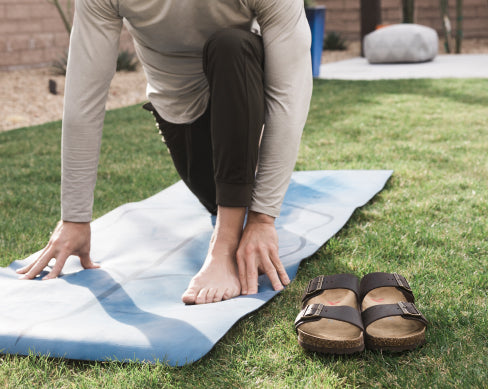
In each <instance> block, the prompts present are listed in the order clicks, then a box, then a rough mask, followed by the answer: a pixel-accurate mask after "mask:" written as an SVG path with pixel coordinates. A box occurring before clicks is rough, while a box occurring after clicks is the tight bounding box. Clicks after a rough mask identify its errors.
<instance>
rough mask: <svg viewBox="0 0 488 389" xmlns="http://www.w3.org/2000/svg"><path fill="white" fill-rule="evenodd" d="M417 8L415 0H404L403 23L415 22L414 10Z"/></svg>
mask: <svg viewBox="0 0 488 389" xmlns="http://www.w3.org/2000/svg"><path fill="white" fill-rule="evenodd" d="M414 9H415V2H414V0H402V13H403V21H402V23H413V12H414Z"/></svg>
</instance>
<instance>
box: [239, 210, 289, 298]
mask: <svg viewBox="0 0 488 389" xmlns="http://www.w3.org/2000/svg"><path fill="white" fill-rule="evenodd" d="M236 257H237V266H238V269H239V281H240V283H241V294H243V295H244V294H254V293H257V292H258V274H259V273H260V272H261V273H265V274H266V275H267V276H268V277H269V280H270V281H271V284H272V285H273V289H274V290H282V289H283V286H284V285H288V284H289V283H290V279H289V278H288V275H287V274H286V271H285V268H284V267H283V264H282V263H281V260H280V258H279V255H278V233H277V232H276V228H275V225H274V218H273V217H271V216H268V215H265V214H261V213H257V212H252V211H249V213H248V215H247V224H246V227H245V228H244V231H243V233H242V237H241V240H240V243H239V247H238V249H237V254H236Z"/></svg>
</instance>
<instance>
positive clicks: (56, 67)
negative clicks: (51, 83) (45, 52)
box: [52, 50, 68, 76]
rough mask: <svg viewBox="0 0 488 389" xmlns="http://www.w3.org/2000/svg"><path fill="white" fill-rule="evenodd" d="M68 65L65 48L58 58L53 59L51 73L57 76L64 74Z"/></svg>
mask: <svg viewBox="0 0 488 389" xmlns="http://www.w3.org/2000/svg"><path fill="white" fill-rule="evenodd" d="M67 66H68V50H65V51H64V52H63V54H62V55H60V56H59V57H58V59H56V60H54V61H53V66H52V73H53V74H55V75H58V76H65V75H66V68H67Z"/></svg>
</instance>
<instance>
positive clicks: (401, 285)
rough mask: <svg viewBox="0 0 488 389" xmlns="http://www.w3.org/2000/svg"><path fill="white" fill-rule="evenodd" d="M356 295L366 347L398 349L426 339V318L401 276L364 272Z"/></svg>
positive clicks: (400, 349)
mask: <svg viewBox="0 0 488 389" xmlns="http://www.w3.org/2000/svg"><path fill="white" fill-rule="evenodd" d="M359 297H360V301H361V310H362V318H363V325H364V328H365V338H366V347H367V348H368V349H371V350H384V351H392V352H399V351H405V350H413V349H414V348H417V347H419V346H421V345H423V344H424V343H425V330H426V328H427V324H428V321H427V319H426V318H425V317H424V316H423V315H422V314H421V313H420V311H419V310H418V309H417V307H416V306H415V304H414V302H415V298H414V295H413V293H412V289H411V288H410V285H409V284H408V282H407V280H406V279H405V278H404V277H403V276H401V275H399V274H396V273H393V274H390V273H370V274H367V275H365V276H364V277H363V279H362V280H361V284H360V287H359Z"/></svg>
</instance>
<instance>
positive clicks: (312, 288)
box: [302, 274, 359, 306]
mask: <svg viewBox="0 0 488 389" xmlns="http://www.w3.org/2000/svg"><path fill="white" fill-rule="evenodd" d="M327 289H349V290H352V291H353V292H354V293H355V294H356V297H358V291H359V279H358V278H357V277H356V276H355V275H353V274H334V275H330V276H318V277H315V278H313V279H311V280H310V281H309V283H308V286H307V289H306V290H305V293H304V294H303V297H302V306H304V305H305V303H306V302H307V301H308V300H310V299H311V298H312V297H315V296H318V295H319V294H320V293H322V292H323V291H324V290H327Z"/></svg>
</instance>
